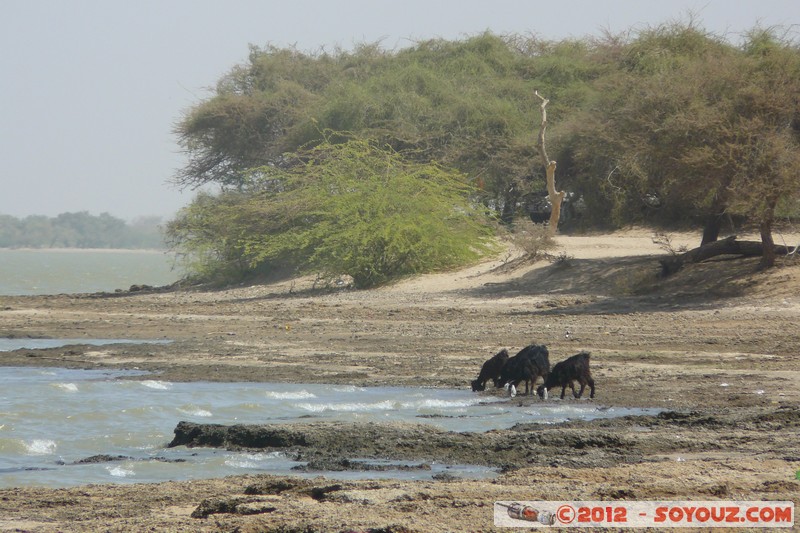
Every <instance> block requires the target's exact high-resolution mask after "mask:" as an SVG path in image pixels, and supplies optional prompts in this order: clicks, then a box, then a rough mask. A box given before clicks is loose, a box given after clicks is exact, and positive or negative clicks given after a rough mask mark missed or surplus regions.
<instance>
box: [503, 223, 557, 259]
mask: <svg viewBox="0 0 800 533" xmlns="http://www.w3.org/2000/svg"><path fill="white" fill-rule="evenodd" d="M509 240H510V241H511V244H513V245H514V246H515V247H516V248H517V249H519V250H521V251H522V252H523V254H524V257H525V258H527V259H537V258H539V257H541V256H542V255H544V254H545V253H546V252H547V251H548V250H552V249H554V248H555V247H556V242H555V240H553V237H552V236H551V235H550V234H549V233H548V231H547V228H546V227H544V226H543V225H541V224H534V223H533V222H531V221H530V219H527V218H525V219H519V220H516V221H515V222H514V225H513V226H512V227H511V229H510V231H509Z"/></svg>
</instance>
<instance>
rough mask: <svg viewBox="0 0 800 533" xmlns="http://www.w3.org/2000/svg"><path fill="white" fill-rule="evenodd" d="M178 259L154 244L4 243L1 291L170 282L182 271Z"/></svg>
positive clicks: (111, 288) (110, 289) (45, 291)
mask: <svg viewBox="0 0 800 533" xmlns="http://www.w3.org/2000/svg"><path fill="white" fill-rule="evenodd" d="M173 263H174V261H173V256H172V255H171V254H168V253H166V252H162V251H151V250H77V249H75V250H73V249H67V250H10V249H0V296H2V295H22V294H59V293H80V292H100V291H107V292H113V291H114V290H116V289H128V288H129V287H130V286H131V285H135V284H138V285H153V286H161V285H169V284H170V283H173V282H175V281H177V280H178V279H180V278H181V277H182V272H181V271H179V270H175V269H173Z"/></svg>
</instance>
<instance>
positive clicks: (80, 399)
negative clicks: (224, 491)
mask: <svg viewBox="0 0 800 533" xmlns="http://www.w3.org/2000/svg"><path fill="white" fill-rule="evenodd" d="M120 378H125V379H120ZM645 412H647V411H646V410H633V409H618V408H611V409H603V408H598V407H597V406H596V405H595V404H593V403H589V402H569V403H567V402H563V403H561V402H546V403H545V402H543V403H542V404H541V405H536V404H534V405H532V406H529V407H519V406H518V405H517V403H516V402H509V401H507V400H506V399H505V398H500V397H490V396H484V395H478V394H475V393H473V392H471V391H469V390H449V389H425V388H400V387H368V388H363V387H353V386H341V385H297V384H280V383H261V384H260V383H203V382H200V383H171V382H168V381H163V380H160V379H158V377H157V376H153V375H142V374H141V373H135V372H134V373H130V372H109V371H85V370H68V369H58V368H52V369H51V368H47V369H43V368H0V487H14V486H26V485H41V486H50V487H63V486H73V485H80V484H85V483H130V482H157V481H164V480H177V479H198V478H209V477H222V476H226V475H232V474H244V473H281V474H288V473H294V472H293V471H292V470H291V468H292V466H295V465H297V464H298V463H297V462H295V461H293V460H292V459H291V458H289V457H286V456H285V455H284V454H282V453H268V452H263V453H234V452H228V451H225V450H219V449H203V448H192V449H187V448H185V447H177V448H166V445H167V443H169V441H170V440H171V439H172V436H173V429H174V428H175V426H176V425H177V423H178V422H179V421H181V420H189V421H194V422H201V423H219V424H240V423H293V422H313V421H318V420H342V421H406V422H416V423H424V424H431V425H433V426H436V427H439V428H442V429H446V430H454V431H487V430H489V429H496V428H507V427H511V426H512V425H514V424H516V423H518V422H532V421H539V422H542V423H553V422H560V421H565V420H568V419H591V418H599V417H614V416H623V415H627V414H642V413H645ZM99 454H107V455H114V456H118V455H121V456H126V457H128V458H127V459H124V460H121V461H113V462H104V463H98V464H75V463H78V462H79V461H81V460H82V459H85V458H87V457H91V456H94V455H99ZM398 464H412V463H410V462H408V461H399V462H398ZM432 467H433V468H432V470H429V471H427V470H414V471H400V470H398V471H390V472H345V473H342V472H336V473H333V474H331V473H326V474H325V475H332V476H333V477H397V478H408V479H413V478H425V477H430V476H432V475H434V474H436V473H438V472H442V471H447V472H450V473H453V474H455V475H459V476H462V477H482V476H488V475H493V474H494V472H493V471H492V470H491V469H487V468H481V467H474V466H473V467H468V466H457V465H456V466H453V465H439V464H437V465H432ZM314 475H317V474H314Z"/></svg>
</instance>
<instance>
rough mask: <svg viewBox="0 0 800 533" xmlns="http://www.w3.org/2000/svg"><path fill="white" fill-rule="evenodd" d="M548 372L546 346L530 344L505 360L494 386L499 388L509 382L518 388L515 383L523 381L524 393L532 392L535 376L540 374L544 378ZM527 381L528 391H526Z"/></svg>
mask: <svg viewBox="0 0 800 533" xmlns="http://www.w3.org/2000/svg"><path fill="white" fill-rule="evenodd" d="M549 373H550V354H549V352H548V351H547V346H544V345H540V344H531V345H530V346H526V347H525V348H523V349H522V350H520V351H519V353H517V355H515V356H514V357H510V358H509V359H508V361H506V364H505V366H503V369H502V370H501V372H500V379H499V380H498V381H497V383H496V384H495V386H496V387H498V388H499V387H502V386H504V385H506V384H507V383H510V384H511V385H513V386H514V387H515V388H518V387H517V385H519V383H520V382H521V381H524V382H525V394H533V391H534V384H535V383H536V378H538V377H539V376H541V377H542V379H543V380H544V379H546V377H547V375H548V374H549ZM529 383H530V393H529V392H528V384H529Z"/></svg>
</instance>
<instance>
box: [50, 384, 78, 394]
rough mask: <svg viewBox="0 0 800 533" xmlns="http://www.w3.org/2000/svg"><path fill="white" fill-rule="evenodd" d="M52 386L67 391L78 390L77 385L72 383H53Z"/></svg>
mask: <svg viewBox="0 0 800 533" xmlns="http://www.w3.org/2000/svg"><path fill="white" fill-rule="evenodd" d="M53 386H54V387H56V388H59V389H62V390H65V391H67V392H78V386H77V385H75V384H74V383H53Z"/></svg>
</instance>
